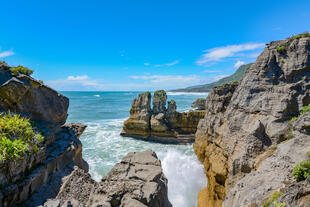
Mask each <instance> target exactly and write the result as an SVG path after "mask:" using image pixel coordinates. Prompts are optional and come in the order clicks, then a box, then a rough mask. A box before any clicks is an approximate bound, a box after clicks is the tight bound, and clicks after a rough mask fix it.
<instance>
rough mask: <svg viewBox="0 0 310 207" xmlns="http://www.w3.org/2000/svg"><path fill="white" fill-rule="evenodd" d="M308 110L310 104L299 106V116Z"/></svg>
mask: <svg viewBox="0 0 310 207" xmlns="http://www.w3.org/2000/svg"><path fill="white" fill-rule="evenodd" d="M308 111H310V104H309V105H307V106H303V107H301V109H300V116H301V115H304V114H305V113H307V112H308Z"/></svg>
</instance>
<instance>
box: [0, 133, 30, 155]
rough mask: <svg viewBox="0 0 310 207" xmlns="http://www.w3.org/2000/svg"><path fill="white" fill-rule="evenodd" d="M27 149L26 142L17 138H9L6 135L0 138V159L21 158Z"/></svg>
mask: <svg viewBox="0 0 310 207" xmlns="http://www.w3.org/2000/svg"><path fill="white" fill-rule="evenodd" d="M27 150H28V146H27V144H26V143H25V142H24V141H22V140H19V139H15V140H13V141H12V140H10V139H8V138H6V137H4V136H3V137H1V138H0V160H1V161H2V160H17V159H21V158H23V155H24V153H25V152H26V151H27Z"/></svg>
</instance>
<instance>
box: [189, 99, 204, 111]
mask: <svg viewBox="0 0 310 207" xmlns="http://www.w3.org/2000/svg"><path fill="white" fill-rule="evenodd" d="M192 108H197V110H206V99H205V98H198V99H197V100H196V101H194V102H193V103H192Z"/></svg>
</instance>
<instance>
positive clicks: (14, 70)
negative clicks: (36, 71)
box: [10, 65, 33, 76]
mask: <svg viewBox="0 0 310 207" xmlns="http://www.w3.org/2000/svg"><path fill="white" fill-rule="evenodd" d="M10 72H11V74H12V75H13V76H16V75H18V74H24V75H31V74H32V73H33V70H30V69H29V68H26V67H24V66H21V65H19V66H17V67H11V68H10Z"/></svg>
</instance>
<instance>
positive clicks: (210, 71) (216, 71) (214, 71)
mask: <svg viewBox="0 0 310 207" xmlns="http://www.w3.org/2000/svg"><path fill="white" fill-rule="evenodd" d="M203 72H204V73H219V72H221V71H220V70H204V71H203Z"/></svg>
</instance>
